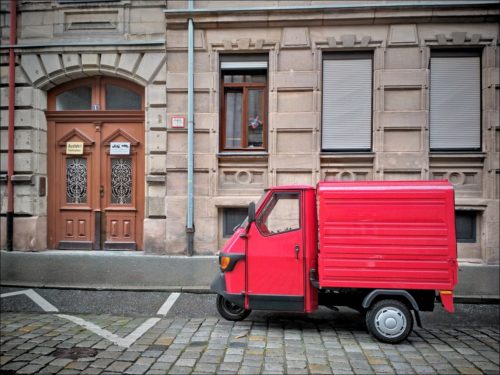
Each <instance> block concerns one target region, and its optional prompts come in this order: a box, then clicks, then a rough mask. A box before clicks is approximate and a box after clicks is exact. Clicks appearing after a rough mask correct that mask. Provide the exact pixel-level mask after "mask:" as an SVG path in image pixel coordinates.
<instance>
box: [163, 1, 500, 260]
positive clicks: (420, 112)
mask: <svg viewBox="0 0 500 375" xmlns="http://www.w3.org/2000/svg"><path fill="white" fill-rule="evenodd" d="M250 3H251V2H250ZM278 3H279V4H278ZM307 3H309V2H304V4H307ZM247 5H249V4H247ZM250 5H251V4H250ZM253 5H255V3H254V4H253ZM258 5H261V6H264V5H283V2H266V3H265V4H263V3H259V4H258ZM288 5H289V4H288ZM292 5H293V4H292ZM296 5H300V4H296ZM196 6H197V7H207V8H210V7H220V8H224V7H225V6H227V5H225V4H224V3H223V2H211V1H210V2H196ZM175 7H176V8H182V6H179V4H178V3H176V5H175ZM454 12H455V13H454ZM417 13H418V12H417ZM417 13H414V14H413V19H412V22H401V17H410V15H408V14H405V15H404V16H402V15H401V14H397V13H391V12H388V13H387V14H384V15H383V16H380V17H383V19H382V18H381V20H380V21H379V22H375V23H376V24H373V19H372V18H371V16H373V13H372V12H367V13H366V14H364V15H359V14H356V15H355V14H349V13H344V19H343V21H342V22H335V21H332V22H330V23H329V24H326V25H323V26H317V23H318V22H315V20H318V19H322V18H321V17H322V14H321V13H317V14H316V13H314V12H312V13H310V14H308V15H307V16H308V17H306V18H304V17H303V15H302V16H301V15H296V14H291V13H289V12H274V13H272V17H274V18H272V21H270V20H271V15H270V13H269V12H268V13H266V12H263V13H262V14H260V13H259V14H256V15H252V16H246V15H245V14H241V15H238V14H225V13H216V12H214V13H210V14H203V16H201V15H200V16H197V15H195V16H194V17H193V19H194V23H195V112H196V113H195V170H196V173H195V195H196V200H195V225H196V235H195V249H196V251H197V252H198V253H205V252H214V251H216V250H217V249H218V248H220V247H222V245H223V244H224V242H225V239H224V238H222V229H221V228H222V218H221V213H222V209H223V208H224V207H241V206H246V205H247V204H248V202H250V201H252V200H256V199H258V197H259V196H260V194H261V192H262V189H263V188H265V187H267V186H272V185H281V184H291V183H306V184H315V183H316V182H317V181H319V180H334V179H341V180H349V179H356V180H368V179H375V180H379V179H386V180H396V179H410V180H411V179H437V178H447V179H449V180H450V181H452V182H453V184H454V186H455V189H456V204H457V207H458V208H460V209H467V210H469V209H470V210H476V211H478V213H479V218H480V220H479V221H480V224H479V228H478V229H479V231H478V242H477V243H476V244H459V249H458V253H459V257H460V259H461V260H462V261H466V262H473V263H487V264H498V262H499V250H498V247H499V240H498V231H497V229H495V228H497V227H498V225H499V218H498V209H499V194H498V190H499V189H498V187H497V186H498V183H499V177H498V176H499V162H498V159H499V150H500V146H499V145H498V141H499V138H500V136H499V134H500V128H499V123H498V118H499V109H500V108H499V103H498V97H499V92H500V90H499V81H498V79H499V78H498V67H499V64H500V57H499V53H498V49H497V46H496V44H497V36H498V26H497V25H496V24H495V23H493V22H483V23H480V22H477V20H476V19H468V18H467V16H463V13H460V14H461V16H460V17H457V15H458V13H456V11H454V10H448V11H446V12H444V13H443V14H442V16H443V17H444V16H447V17H448V22H447V23H428V21H427V19H426V18H425V17H424V18H422V20H421V21H420V20H419V17H420V16H422V15H423V13H420V14H417ZM424 13H425V12H424ZM185 17H187V15H168V14H167V34H166V35H167V44H166V46H167V112H168V113H169V116H170V115H186V108H187V33H186V30H185V29H184V28H182V27H181V26H180V24H181V22H182V21H184V19H185ZM350 17H351V18H356V22H355V23H356V25H349V21H345V20H346V19H347V20H348V19H349V18H350ZM450 17H451V21H450ZM363 18H365V19H366V20H363ZM391 18H394V19H393V20H392V21H391ZM453 18H454V19H455V21H453ZM353 23H354V22H353ZM252 24H255V25H257V26H258V27H252ZM433 47H451V48H458V49H461V48H469V47H478V48H482V49H483V55H482V76H483V96H482V100H483V125H482V134H483V152H481V153H473V154H464V153H459V152H458V153H446V154H439V153H431V152H430V150H429V141H428V139H429V124H428V108H429V104H428V100H429V70H428V68H427V67H428V63H429V58H430V49H431V48H433ZM366 49H368V50H372V51H373V52H374V72H373V76H374V85H373V152H371V153H364V154H359V153H342V154H336V153H322V152H321V151H320V145H321V90H322V88H321V85H322V75H321V74H322V73H321V61H322V54H323V53H324V52H330V51H342V50H366ZM245 52H262V53H266V54H268V55H269V71H268V82H269V135H268V136H269V146H268V156H267V157H252V156H250V155H248V154H245V153H242V154H240V155H238V156H232V157H230V156H225V155H224V153H219V93H220V92H219V84H218V82H219V72H218V66H219V64H218V56H219V54H220V53H245ZM169 124H170V123H169ZM185 143H186V131H179V130H174V129H171V128H170V127H169V128H168V129H167V145H168V147H167V149H168V151H167V165H168V167H167V196H166V204H167V243H168V244H169V246H168V249H169V251H171V252H178V253H181V252H183V251H184V250H185V241H186V240H185V236H184V233H183V228H184V220H185V204H184V203H183V202H184V200H185V181H186V174H185V173H184V171H185V166H186V161H185V158H186V156H185V151H184V150H185V149H186V148H185V147H184V145H185ZM215 228H218V229H217V230H215ZM170 240H172V241H170Z"/></svg>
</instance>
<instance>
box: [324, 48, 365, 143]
mask: <svg viewBox="0 0 500 375" xmlns="http://www.w3.org/2000/svg"><path fill="white" fill-rule="evenodd" d="M322 124H323V129H322V148H323V150H338V151H341V150H370V149H371V139H372V137H371V133H372V59H371V58H364V59H359V58H356V59H349V58H346V59H334V60H324V61H323V118H322Z"/></svg>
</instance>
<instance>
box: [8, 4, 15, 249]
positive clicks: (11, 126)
mask: <svg viewBox="0 0 500 375" xmlns="http://www.w3.org/2000/svg"><path fill="white" fill-rule="evenodd" d="M16 36H17V8H16V0H10V40H9V42H10V48H9V125H8V135H7V138H8V145H7V251H12V250H13V242H14V241H13V238H14V185H13V184H12V176H13V175H14V114H15V107H14V106H15V104H16V100H15V99H16V97H15V95H16V55H15V54H14V45H15V44H16Z"/></svg>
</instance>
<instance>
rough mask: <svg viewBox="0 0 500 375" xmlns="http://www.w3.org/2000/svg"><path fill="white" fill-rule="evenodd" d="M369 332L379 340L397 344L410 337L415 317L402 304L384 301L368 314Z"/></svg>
mask: <svg viewBox="0 0 500 375" xmlns="http://www.w3.org/2000/svg"><path fill="white" fill-rule="evenodd" d="M366 326H367V328H368V331H370V333H371V334H372V335H373V336H375V337H376V338H377V339H378V340H380V341H383V342H388V343H391V344H395V343H398V342H401V341H403V340H404V339H406V338H407V337H408V335H409V334H410V333H411V331H412V329H413V317H412V315H411V312H410V310H409V309H408V307H406V305H405V304H404V303H402V302H399V301H396V300H390V299H387V300H382V301H379V302H377V303H375V305H373V307H372V308H370V310H368V313H367V314H366Z"/></svg>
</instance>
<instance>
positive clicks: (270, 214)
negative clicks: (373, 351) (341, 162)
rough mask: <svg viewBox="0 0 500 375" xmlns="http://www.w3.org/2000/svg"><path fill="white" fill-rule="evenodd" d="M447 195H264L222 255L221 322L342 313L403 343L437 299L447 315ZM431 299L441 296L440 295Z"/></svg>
mask: <svg viewBox="0 0 500 375" xmlns="http://www.w3.org/2000/svg"><path fill="white" fill-rule="evenodd" d="M453 199H454V197H453V188H452V187H451V185H450V184H449V183H447V182H445V181H437V182H436V181H418V182H417V181H413V182H381V181H378V182H366V181H365V182H352V183H340V182H335V183H333V182H324V183H319V184H318V186H317V187H316V188H315V187H313V186H307V185H297V186H295V185H293V186H279V187H273V188H271V189H268V190H267V191H266V192H265V194H264V196H263V197H262V198H261V200H260V201H259V203H258V205H257V206H256V205H255V204H253V203H251V204H250V206H249V212H248V217H247V219H246V220H245V222H244V223H243V224H242V225H240V226H239V227H238V228H237V229H236V231H235V233H234V234H233V236H232V237H231V239H230V240H229V241H228V242H227V243H226V246H225V247H224V249H223V250H222V251H221V252H220V255H219V263H220V273H219V274H218V275H217V276H216V278H215V280H214V282H213V283H212V286H211V287H212V290H213V291H215V292H216V293H217V294H218V296H217V308H218V310H219V312H220V314H221V315H222V316H223V317H224V318H226V319H229V320H241V319H244V318H246V316H248V314H249V313H250V311H251V310H274V311H294V312H303V313H310V312H314V311H315V310H316V309H317V308H318V306H319V305H325V306H328V307H332V308H334V307H335V306H348V307H351V308H353V309H356V310H358V311H360V312H362V313H363V314H365V315H366V324H367V327H368V329H369V331H370V332H371V333H372V334H373V335H374V336H375V337H376V338H378V339H379V340H381V341H385V342H399V341H402V340H404V339H405V338H406V337H407V336H408V335H409V333H410V332H411V329H412V327H413V317H412V315H411V312H412V311H413V314H414V316H415V320H416V322H417V324H419V325H420V318H419V312H420V311H429V310H432V309H433V307H434V301H435V299H436V296H439V297H440V298H441V300H442V302H443V305H444V307H445V309H447V310H448V311H453V302H452V301H453V295H452V290H453V287H454V285H455V284H456V282H457V279H456V242H455V226H454V203H453ZM436 293H437V294H436Z"/></svg>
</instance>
